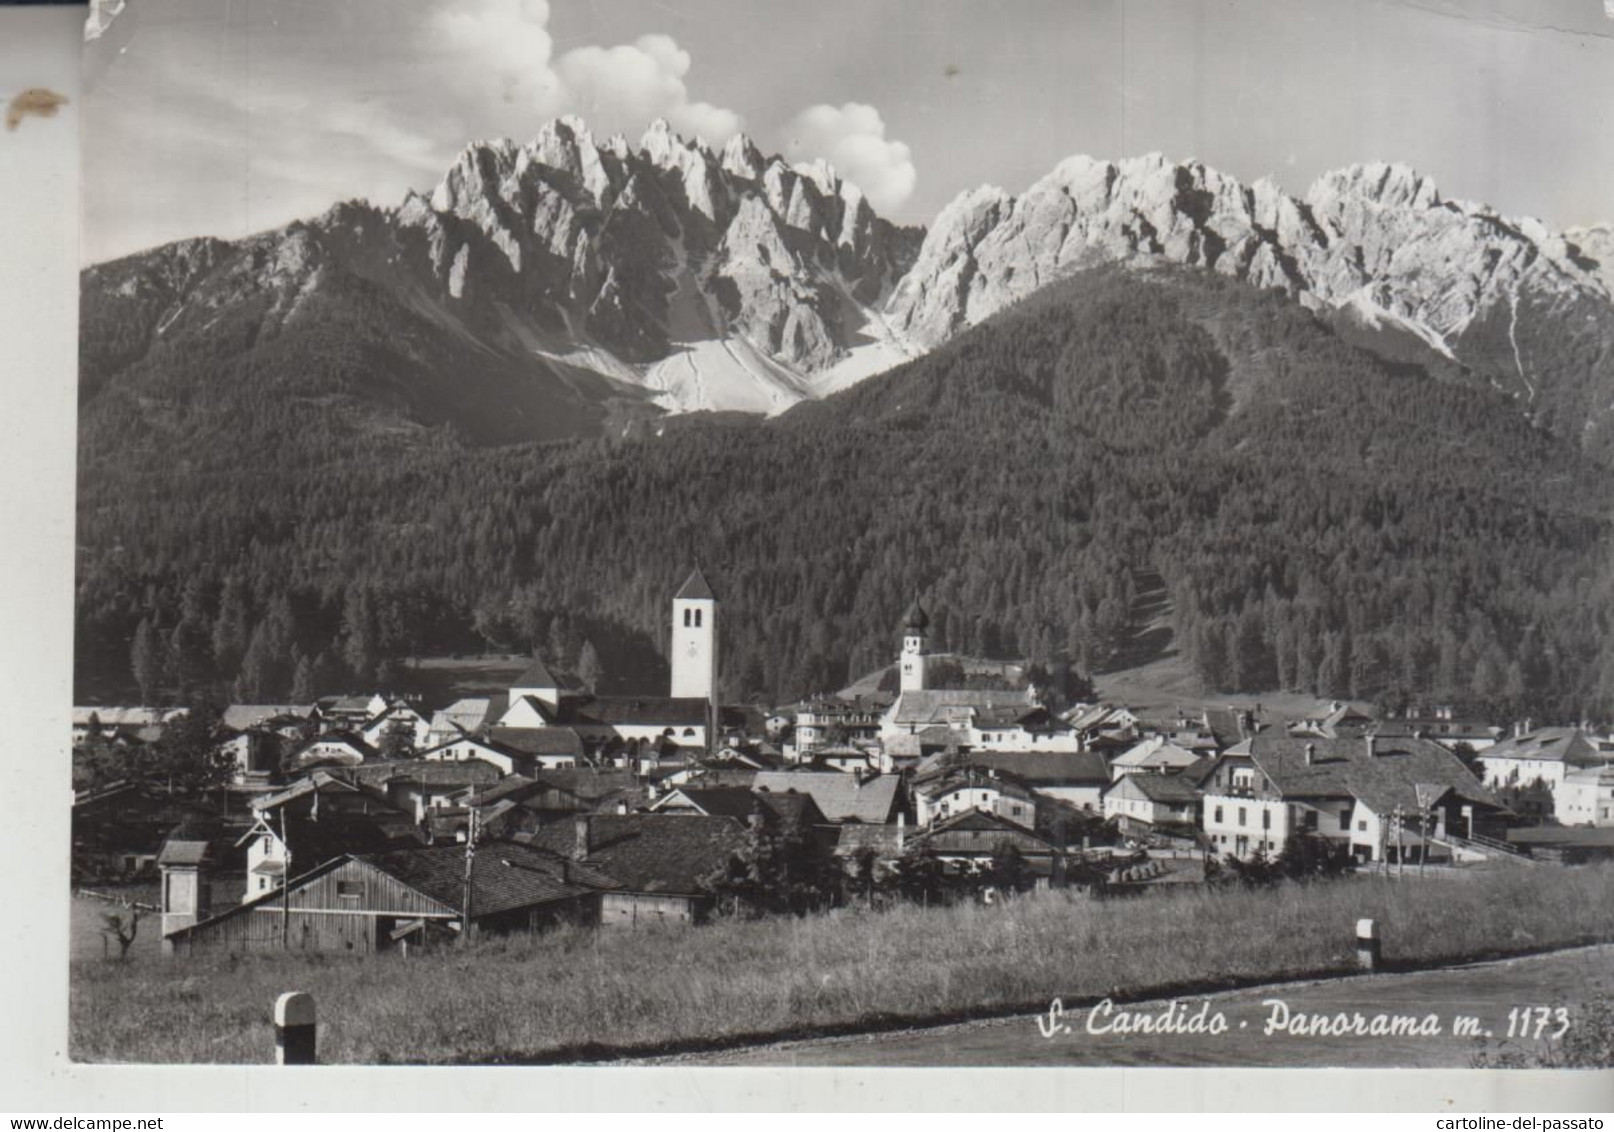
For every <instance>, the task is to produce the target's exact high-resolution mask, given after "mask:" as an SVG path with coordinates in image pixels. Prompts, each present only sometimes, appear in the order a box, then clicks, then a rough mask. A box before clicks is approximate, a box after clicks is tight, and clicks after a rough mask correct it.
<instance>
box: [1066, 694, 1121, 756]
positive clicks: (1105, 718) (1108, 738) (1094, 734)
mask: <svg viewBox="0 0 1614 1132" xmlns="http://www.w3.org/2000/svg"><path fill="white" fill-rule="evenodd" d="M1064 719H1065V722H1067V723H1069V724H1070V725H1071V727H1072V728H1073V729H1074V730H1075V732H1076V738H1077V741H1078V742H1080V743H1081V744H1082V749H1083V750H1099V749H1119V750H1124V749H1126V748H1127V747H1130V746H1132V745H1133V744H1134V743H1135V742H1137V739H1138V717H1137V714H1136V713H1135V712H1133V711H1132V710H1131V709H1130V708H1126V707H1120V706H1117V705H1115V704H1077V705H1075V706H1074V707H1072V708H1070V709H1068V710H1067V711H1066V712H1065V714H1064Z"/></svg>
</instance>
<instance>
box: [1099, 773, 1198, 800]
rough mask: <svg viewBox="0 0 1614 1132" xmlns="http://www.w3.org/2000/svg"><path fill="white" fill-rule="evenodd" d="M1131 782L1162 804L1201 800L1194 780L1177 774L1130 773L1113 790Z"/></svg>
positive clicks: (1133, 785)
mask: <svg viewBox="0 0 1614 1132" xmlns="http://www.w3.org/2000/svg"><path fill="white" fill-rule="evenodd" d="M1128 783H1129V784H1130V785H1131V788H1132V789H1135V790H1137V791H1138V793H1140V794H1142V795H1143V796H1144V797H1145V798H1147V799H1149V801H1151V802H1157V803H1159V804H1160V805H1162V806H1183V805H1187V804H1188V803H1190V802H1197V801H1199V789H1198V787H1196V786H1195V785H1194V784H1193V783H1192V782H1190V781H1188V780H1187V779H1185V778H1183V777H1182V776H1180V775H1176V774H1128V775H1125V776H1123V777H1122V778H1121V779H1119V780H1118V781H1117V782H1116V783H1115V785H1114V786H1112V787H1110V789H1111V790H1119V789H1121V787H1122V785H1123V784H1128Z"/></svg>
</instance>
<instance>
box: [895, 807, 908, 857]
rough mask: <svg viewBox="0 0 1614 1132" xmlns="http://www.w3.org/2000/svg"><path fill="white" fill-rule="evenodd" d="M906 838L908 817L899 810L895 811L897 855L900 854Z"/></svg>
mask: <svg viewBox="0 0 1614 1132" xmlns="http://www.w3.org/2000/svg"><path fill="white" fill-rule="evenodd" d="M907 836H908V815H907V814H905V813H903V812H902V811H901V810H898V811H897V854H898V855H899V856H900V855H901V854H902V848H903V843H904V841H905V840H906V838H907Z"/></svg>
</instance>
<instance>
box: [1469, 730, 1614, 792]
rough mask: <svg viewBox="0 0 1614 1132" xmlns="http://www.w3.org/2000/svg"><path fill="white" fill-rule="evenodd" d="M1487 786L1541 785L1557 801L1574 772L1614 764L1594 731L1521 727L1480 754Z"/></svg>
mask: <svg viewBox="0 0 1614 1132" xmlns="http://www.w3.org/2000/svg"><path fill="white" fill-rule="evenodd" d="M1478 761H1479V765H1480V766H1481V767H1482V768H1483V770H1484V776H1485V785H1486V786H1489V787H1492V788H1493V789H1508V788H1514V787H1527V786H1529V785H1530V784H1531V783H1534V782H1539V783H1541V784H1542V785H1543V786H1544V787H1545V788H1546V789H1547V790H1549V791H1551V793H1552V795H1553V797H1554V798H1556V797H1557V795H1558V789H1559V787H1560V786H1562V785H1563V782H1564V779H1565V778H1567V777H1568V776H1569V775H1570V774H1571V773H1572V772H1574V771H1577V770H1584V769H1586V768H1588V767H1596V766H1602V765H1604V764H1606V763H1609V762H1614V750H1605V749H1603V747H1602V744H1601V743H1600V742H1599V741H1598V738H1597V736H1596V735H1595V734H1593V733H1592V732H1590V731H1588V730H1586V729H1585V728H1581V727H1543V728H1541V729H1540V730H1535V731H1532V730H1529V729H1528V726H1527V725H1526V726H1525V727H1521V728H1520V729H1519V730H1518V731H1517V732H1516V733H1515V734H1513V735H1510V736H1508V737H1507V738H1505V739H1500V740H1498V741H1497V742H1496V743H1495V744H1493V745H1492V746H1490V747H1487V748H1486V749H1485V750H1483V751H1481V752H1480V754H1479V759H1478Z"/></svg>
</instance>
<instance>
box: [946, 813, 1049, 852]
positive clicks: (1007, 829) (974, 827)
mask: <svg viewBox="0 0 1614 1132" xmlns="http://www.w3.org/2000/svg"><path fill="white" fill-rule="evenodd" d="M916 840H917V841H918V843H919V844H920V845H922V846H923V847H925V848H927V849H933V850H935V851H937V852H939V853H949V852H951V853H960V852H967V853H991V852H992V851H993V850H995V849H996V848H997V847H998V846H999V845H1001V844H1003V843H1005V842H1007V843H1008V844H1010V845H1013V846H1014V847H1015V848H1017V849H1019V850H1020V851H1021V852H1022V853H1052V852H1054V845H1053V843H1052V842H1050V841H1048V840H1047V839H1045V838H1043V837H1040V836H1038V835H1037V834H1036V833H1033V832H1032V831H1031V830H1029V829H1027V828H1026V827H1025V826H1023V825H1018V824H1016V823H1015V822H1012V821H1010V820H1009V819H1008V818H1005V817H1003V816H1002V815H1000V814H994V813H990V812H988V811H986V810H965V811H964V812H963V813H961V814H954V815H953V816H952V817H950V818H947V819H945V820H943V821H939V822H936V823H934V824H933V825H931V826H930V828H928V829H926V830H925V831H924V832H923V833H920V834H919V835H918V837H917V838H916Z"/></svg>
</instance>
